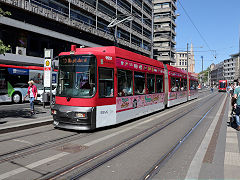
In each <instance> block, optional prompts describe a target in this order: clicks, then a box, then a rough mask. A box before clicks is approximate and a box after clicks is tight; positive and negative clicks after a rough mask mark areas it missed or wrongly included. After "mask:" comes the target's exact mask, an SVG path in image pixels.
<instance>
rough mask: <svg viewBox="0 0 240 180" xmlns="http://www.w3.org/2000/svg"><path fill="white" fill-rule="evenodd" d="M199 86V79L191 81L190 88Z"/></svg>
mask: <svg viewBox="0 0 240 180" xmlns="http://www.w3.org/2000/svg"><path fill="white" fill-rule="evenodd" d="M197 86H198V85H197V81H192V80H191V81H190V90H196V89H197Z"/></svg>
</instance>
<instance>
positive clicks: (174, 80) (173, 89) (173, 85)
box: [171, 77, 178, 92]
mask: <svg viewBox="0 0 240 180" xmlns="http://www.w3.org/2000/svg"><path fill="white" fill-rule="evenodd" d="M176 91H178V90H177V86H176V78H174V77H171V92H176Z"/></svg>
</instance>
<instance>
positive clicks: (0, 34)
mask: <svg viewBox="0 0 240 180" xmlns="http://www.w3.org/2000/svg"><path fill="white" fill-rule="evenodd" d="M0 6H1V8H2V9H3V10H4V11H10V12H11V14H12V15H11V16H7V17H0V39H1V40H3V42H4V44H6V45H10V46H11V52H10V53H6V54H5V56H3V55H0V63H3V62H8V63H12V64H16V63H17V62H19V64H26V63H28V64H38V63H39V62H40V64H43V59H42V57H43V52H44V48H47V49H53V52H54V56H57V55H58V54H59V53H60V52H62V51H69V50H70V45H71V44H76V45H77V46H78V47H79V46H86V47H96V46H112V45H114V36H113V34H114V32H115V35H116V39H117V42H118V45H119V47H121V48H124V49H127V50H130V51H133V52H136V53H139V54H142V55H145V56H148V57H150V56H151V55H152V54H151V53H152V51H151V44H152V42H153V41H152V10H153V4H152V2H151V0H144V1H143V0H133V1H131V0H118V1H115V0H97V1H95V0H69V1H68V0H59V1H55V0H0ZM120 14H121V16H124V17H127V16H129V15H131V14H133V15H134V17H135V18H133V20H132V21H126V22H123V23H121V24H118V25H117V27H116V28H114V30H113V31H111V30H110V29H109V28H107V26H108V25H109V24H110V23H111V22H112V20H113V19H114V18H115V17H116V16H118V17H119V15H120ZM124 17H123V18H124Z"/></svg>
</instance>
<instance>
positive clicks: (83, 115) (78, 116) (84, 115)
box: [75, 112, 87, 118]
mask: <svg viewBox="0 0 240 180" xmlns="http://www.w3.org/2000/svg"><path fill="white" fill-rule="evenodd" d="M75 116H76V117H77V118H86V117H87V115H86V113H80V112H78V113H76V114H75Z"/></svg>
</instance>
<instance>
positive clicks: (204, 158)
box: [0, 91, 240, 180]
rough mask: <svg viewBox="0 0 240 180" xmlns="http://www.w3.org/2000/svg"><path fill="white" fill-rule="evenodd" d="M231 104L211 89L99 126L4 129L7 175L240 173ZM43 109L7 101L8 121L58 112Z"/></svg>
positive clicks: (1, 168) (1, 157)
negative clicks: (79, 129)
mask: <svg viewBox="0 0 240 180" xmlns="http://www.w3.org/2000/svg"><path fill="white" fill-rule="evenodd" d="M229 103H230V102H229V97H227V96H226V94H225V93H218V92H214V93H210V92H208V91H207V92H204V93H201V94H200V95H199V98H198V99H197V100H193V101H190V102H188V103H185V104H181V105H178V106H175V107H173V108H169V109H166V110H164V111H160V112H158V113H154V114H151V115H149V116H145V117H142V118H138V119H137V120H135V121H131V122H129V123H125V124H122V125H120V126H115V127H112V128H103V129H99V130H96V131H94V132H75V131H63V130H59V129H54V128H53V127H52V125H45V126H41V127H37V128H30V129H25V130H21V131H20V130H18V131H14V132H10V133H4V134H0V180H1V179H49V178H52V179H71V178H72V179H78V178H79V177H81V179H96V180H101V179H102V180H106V179H113V180H115V179H116V180H124V179H134V180H135V179H144V178H146V179H147V178H148V177H151V179H240V173H239V169H240V154H239V149H240V143H239V139H240V133H239V132H237V131H236V130H235V129H234V128H232V127H230V126H228V123H227V122H228V121H229V108H230V104H229ZM20 108H22V109H23V112H25V115H24V116H22V115H19V113H20V114H21V113H22V111H20V110H19V109H20ZM37 108H38V112H39V113H38V114H37V115H35V116H34V117H30V116H28V112H27V111H28V110H29V109H28V104H23V105H1V106H0V111H1V113H0V116H1V118H0V122H4V121H7V122H6V123H5V124H7V123H10V122H14V123H16V119H19V120H20V121H24V120H25V121H26V120H30V119H32V118H35V119H34V120H37V119H39V118H40V119H42V118H45V119H48V118H49V119H50V116H49V110H44V109H43V108H42V107H40V106H38V107H37ZM24 109H25V110H24ZM2 112H3V113H2ZM7 114H8V115H7ZM23 114H24V113H23ZM199 120H201V121H200V122H199V124H198V126H197V127H196V128H195V129H194V130H193V131H192V133H191V134H190V135H189V136H187V138H185V139H184V140H185V141H183V140H182V138H183V137H184V136H185V135H186V134H187V133H188V132H189V130H190V129H191V128H193V127H194V125H195V124H196V123H197V122H198V121H199ZM14 123H13V124H14ZM2 125H3V124H2ZM0 131H1V130H0ZM179 140H182V141H181V143H180V146H177V148H176V149H174V151H173V152H172V153H170V156H166V159H165V160H164V158H163V156H164V155H166V154H167V155H168V152H169V150H170V149H171V148H173V146H174V145H176V143H177V142H178V141H179ZM158 162H159V164H158ZM156 163H157V164H156ZM156 165H157V166H156ZM154 167H157V168H154ZM151 169H155V171H154V173H153V174H152V176H148V174H149V172H151ZM59 174H61V176H60V175H59ZM83 174H84V175H83Z"/></svg>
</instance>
